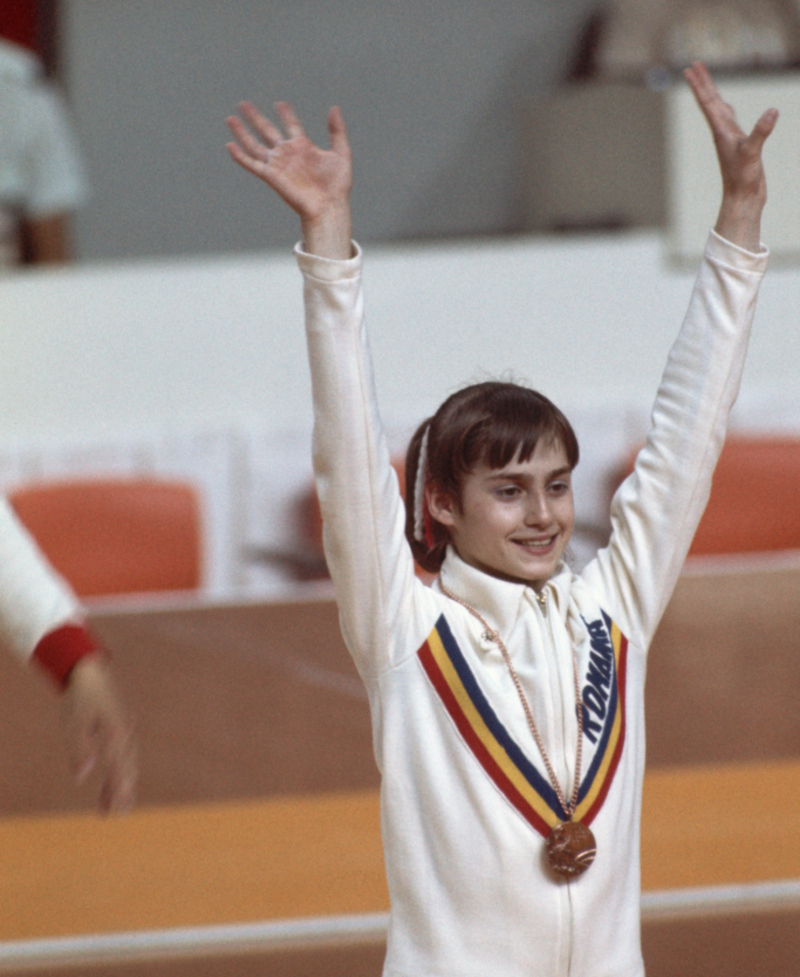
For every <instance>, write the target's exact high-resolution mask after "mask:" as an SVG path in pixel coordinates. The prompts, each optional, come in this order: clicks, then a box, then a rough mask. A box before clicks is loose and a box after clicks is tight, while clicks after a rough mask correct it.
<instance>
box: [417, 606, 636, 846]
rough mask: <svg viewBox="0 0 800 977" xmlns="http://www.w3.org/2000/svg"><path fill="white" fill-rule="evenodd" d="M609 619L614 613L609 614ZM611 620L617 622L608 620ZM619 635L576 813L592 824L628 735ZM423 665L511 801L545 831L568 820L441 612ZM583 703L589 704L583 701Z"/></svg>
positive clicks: (421, 655)
mask: <svg viewBox="0 0 800 977" xmlns="http://www.w3.org/2000/svg"><path fill="white" fill-rule="evenodd" d="M606 620H607V621H609V622H610V618H607V619H606ZM610 623H611V624H612V625H613V622H610ZM611 638H612V642H613V640H614V638H616V644H615V645H612V647H613V648H614V656H615V657H614V667H613V682H612V683H611V684H612V685H613V709H612V696H611V695H610V696H609V707H608V710H607V712H606V717H605V721H604V724H603V732H602V734H601V737H600V742H599V743H598V747H597V750H596V753H595V756H594V759H593V761H592V763H591V765H590V767H589V770H588V771H587V774H586V776H585V777H584V778H583V780H582V783H581V786H580V790H579V794H578V807H577V808H576V811H575V815H574V816H575V818H576V819H580V820H581V821H582V822H583V823H584V824H587V825H588V824H589V823H590V822H591V820H592V819H593V818H594V817H595V815H596V814H597V812H598V811H599V810H600V808H601V807H602V804H603V801H604V800H605V797H606V795H607V793H608V790H609V788H610V786H611V781H612V780H613V777H614V773H615V772H616V769H617V765H618V763H619V758H620V756H621V754H622V746H623V743H624V736H625V719H624V704H625V698H624V681H623V682H622V683H620V682H619V676H620V675H623V676H624V667H625V654H626V651H627V641H626V640H625V638H624V636H623V635H622V633H621V632H620V631H619V629H618V628H617V627H616V625H613V629H612V633H611ZM417 655H418V658H419V660H420V663H421V664H422V667H423V668H424V669H425V672H426V674H427V676H428V678H429V680H430V682H431V684H432V685H433V687H434V689H435V690H436V692H437V694H438V696H439V698H440V700H441V702H442V704H443V705H444V707H445V709H446V710H447V712H448V714H449V715H450V717H451V719H452V720H453V722H454V723H455V725H456V727H457V729H458V730H459V732H460V734H461V736H462V738H463V739H464V741H465V742H466V744H467V746H468V747H469V748H470V750H471V752H472V753H473V755H474V756H475V758H476V759H477V760H478V762H479V763H480V764H481V766H482V767H483V768H484V770H485V771H486V773H487V774H488V775H489V777H490V778H491V779H492V781H493V782H494V783H495V785H496V786H497V787H498V789H499V790H500V791H501V792H502V793H503V794H504V795H505V797H506V798H507V799H508V800H509V801H510V803H511V804H512V805H513V806H514V807H515V808H516V809H517V810H518V811H519V813H520V814H521V815H522V816H523V817H524V818H525V819H526V820H527V821H528V822H529V824H530V825H531V826H532V827H533V828H534V829H535V830H536V831H538V832H539V833H540V834H541V835H542V836H544V837H547V835H548V834H549V833H550V831H551V830H552V828H554V827H555V826H556V825H558V824H560V823H561V822H563V821H566V820H568V819H569V813H568V812H567V811H565V810H564V808H563V807H562V805H561V802H560V801H559V799H558V798H557V796H556V794H555V791H554V790H553V787H552V785H551V784H550V783H549V781H548V779H547V778H546V777H545V776H542V774H541V773H540V772H539V771H538V770H537V768H536V767H535V765H534V764H533V763H532V762H531V761H530V760H529V759H528V757H527V756H526V755H525V753H524V751H523V750H522V749H521V748H520V746H519V745H518V744H517V743H516V741H515V740H514V739H513V737H512V736H511V735H510V733H509V732H508V730H507V729H506V728H505V726H503V724H502V722H501V721H500V719H499V718H498V716H497V714H496V713H495V711H494V710H493V709H492V707H491V705H490V704H489V702H488V700H487V698H486V696H485V695H484V693H483V691H482V690H481V688H480V686H479V685H478V682H477V680H476V679H475V676H474V674H473V672H472V670H471V669H470V667H469V665H468V664H467V661H466V659H465V658H464V655H463V654H462V652H461V649H460V648H459V647H458V643H457V642H456V640H455V638H454V636H453V633H452V631H451V630H450V626H449V624H448V623H447V620H446V618H445V616H444V614H442V615H441V616H440V617H439V619H438V620H437V622H436V625H435V626H434V628H433V630H432V631H431V633H430V634H429V635H428V637H427V639H426V640H425V642H424V643H423V644H422V646H421V647H420V649H419V651H418V652H417ZM584 708H585V706H584Z"/></svg>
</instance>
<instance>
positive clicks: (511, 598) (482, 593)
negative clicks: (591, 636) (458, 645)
mask: <svg viewBox="0 0 800 977" xmlns="http://www.w3.org/2000/svg"><path fill="white" fill-rule="evenodd" d="M570 578H571V573H570V571H569V569H568V567H567V566H566V565H565V564H564V563H562V564H561V565H560V567H559V569H558V572H557V573H556V574H555V575H554V576H553V577H551V578H550V580H548V581H547V583H546V585H545V587H544V590H543V592H545V593H546V595H547V601H548V608H550V607H553V608H554V610H555V611H556V612H557V613H558V614H559V615H560V616H561V617H562V618H564V617H566V609H567V600H566V597H567V590H568V582H569V580H570ZM439 582H440V583H441V585H443V586H444V587H446V588H447V589H448V590H449V591H450V592H451V593H453V594H455V595H456V596H457V597H460V598H461V599H462V600H463V601H466V603H467V604H469V605H470V606H471V607H473V608H474V609H475V610H476V611H478V612H479V613H480V614H481V616H482V617H484V618H485V619H486V621H487V623H488V624H489V625H491V627H493V628H496V629H497V630H498V631H499V632H500V634H508V633H509V632H510V631H511V629H512V628H513V626H514V623H515V622H516V620H517V618H518V617H519V615H520V614H521V613H522V611H523V608H524V607H525V606H526V605H527V604H530V603H533V604H535V603H536V591H535V590H534V589H533V587H529V586H527V585H526V584H522V583H512V582H511V581H509V580H501V579H500V578H499V577H493V576H491V575H490V574H488V573H484V572H483V570H478V569H476V568H475V567H473V566H470V565H469V564H468V563H465V562H464V561H463V560H462V559H461V557H460V556H459V555H458V554H457V553H456V551H455V550H454V549H453V547H452V546H448V548H447V555H446V557H445V560H444V563H443V564H442V569H441V571H440V573H439ZM434 587H435V588H436V589H439V588H438V587H437V586H436V584H434Z"/></svg>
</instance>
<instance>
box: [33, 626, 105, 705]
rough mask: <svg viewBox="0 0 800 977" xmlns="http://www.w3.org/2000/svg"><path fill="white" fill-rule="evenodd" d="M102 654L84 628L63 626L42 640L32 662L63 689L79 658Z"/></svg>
mask: <svg viewBox="0 0 800 977" xmlns="http://www.w3.org/2000/svg"><path fill="white" fill-rule="evenodd" d="M103 653H104V652H103V649H102V648H101V646H100V645H99V644H98V643H97V642H96V641H95V639H94V638H93V637H92V635H91V634H90V633H89V631H87V630H86V628H84V627H81V625H79V624H65V625H63V626H62V627H60V628H56V630H55V631H50V633H49V634H46V635H45V636H44V637H43V638H42V640H41V641H40V642H39V644H38V645H36V647H35V648H34V650H33V660H34V661H35V662H36V663H37V664H38V665H40V666H41V667H42V668H43V669H44V670H45V671H46V672H47V673H48V674H49V675H50V677H51V678H52V679H53V680H54V681H55V683H56V685H58V686H59V687H60V688H62V689H63V688H64V687H65V686H66V684H67V682H68V681H69V676H70V674H71V672H72V669H73V668H74V667H75V666H76V665H77V664H78V662H79V661H80V660H81V658H86V657H87V655H99V654H103Z"/></svg>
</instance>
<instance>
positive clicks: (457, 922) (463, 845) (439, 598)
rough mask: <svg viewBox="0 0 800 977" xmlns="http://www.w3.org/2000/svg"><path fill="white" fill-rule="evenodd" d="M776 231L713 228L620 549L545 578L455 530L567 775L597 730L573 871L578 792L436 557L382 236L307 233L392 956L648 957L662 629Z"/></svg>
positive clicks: (400, 965)
mask: <svg viewBox="0 0 800 977" xmlns="http://www.w3.org/2000/svg"><path fill="white" fill-rule="evenodd" d="M766 257H767V256H766V250H765V251H763V252H762V253H759V254H751V253H749V252H746V251H744V250H742V249H740V248H738V247H735V246H734V245H732V244H730V243H728V242H726V241H724V240H722V239H721V238H719V237H718V236H717V235H715V234H713V233H712V234H711V235H710V237H709V241H708V245H707V249H706V254H705V257H704V260H703V263H702V266H701V269H700V273H699V277H698V280H697V284H696V286H695V289H694V292H693V294H692V298H691V304H690V307H689V310H688V313H687V316H686V319H685V321H684V323H683V327H682V329H681V332H680V335H679V337H678V339H677V341H676V343H675V345H674V347H673V349H672V351H671V353H670V356H669V361H668V363H667V367H666V371H665V373H664V377H663V380H662V383H661V385H660V388H659V391H658V397H657V399H656V403H655V407H654V410H653V426H652V431H651V434H650V436H649V438H648V441H647V443H646V446H645V447H644V448H643V449H642V451H641V453H640V455H639V457H638V460H637V463H636V467H635V471H634V473H633V474H632V475H631V476H630V478H628V479H627V480H626V481H625V483H624V484H623V485H622V486H621V487H620V489H619V491H618V492H617V493H616V496H615V498H614V501H613V510H612V522H613V533H612V537H611V541H610V543H609V545H608V547H607V548H606V549H604V550H603V551H602V552H600V553H599V555H598V556H597V558H596V559H594V560H593V561H592V562H591V563H590V564H589V565H588V566H587V567H586V569H585V570H584V571H583V572H582V573H581V574H580V575H575V574H573V573H571V572H570V570H569V569H568V568H567V567H566V566H563V567H562V568H561V569H560V571H559V572H558V573H557V574H556V575H555V576H554V577H553V578H552V579H551V580H550V582H549V583H548V584H547V585H546V588H545V593H546V595H547V610H546V613H543V612H542V610H541V609H540V607H539V606H538V604H537V601H536V600H535V599H534V594H533V592H532V590H531V589H530V588H528V587H526V586H524V585H522V584H516V583H509V582H505V581H503V580H499V579H496V578H494V577H492V576H489V575H487V574H485V573H482V572H480V571H478V570H476V569H474V568H472V567H470V566H468V565H466V564H465V563H464V562H463V561H461V560H460V559H459V558H458V556H457V555H456V554H455V553H454V552H453V551H452V550H451V551H450V552H449V554H448V556H447V558H446V561H445V564H444V567H443V569H442V573H441V580H442V582H443V583H444V584H445V586H446V587H447V588H448V589H449V590H451V591H452V592H454V593H456V594H458V595H459V596H460V597H462V598H464V599H465V600H466V601H468V602H469V603H470V604H472V606H473V607H475V608H477V609H478V610H479V611H480V612H481V613H482V614H483V615H484V616H485V617H486V618H487V619H488V621H489V623H490V624H491V625H492V626H493V627H495V628H497V629H498V630H499V632H500V634H501V635H502V637H503V639H504V641H505V643H506V645H507V647H508V649H509V652H510V654H511V657H512V659H513V661H514V664H515V667H516V670H517V672H518V673H519V676H520V679H521V682H522V684H523V687H524V690H525V693H526V695H527V697H528V700H529V702H530V705H531V708H532V712H533V715H534V717H535V720H536V723H537V725H538V728H539V731H540V733H541V735H542V738H543V741H544V745H545V748H546V750H547V753H548V755H549V757H550V758H551V760H552V762H553V765H554V768H555V772H556V775H557V776H558V778H559V779H560V782H561V785H562V788H563V790H564V793H565V794H566V795H567V796H569V793H570V790H571V785H572V778H573V773H574V766H575V757H576V740H577V720H576V717H575V689H574V680H573V671H572V668H573V666H572V656H571V652H570V646H572V647H574V648H575V651H576V653H577V657H578V667H579V675H580V687H581V694H582V699H583V703H582V709H583V715H584V720H585V721H584V741H583V764H582V786H581V795H580V801H579V806H578V815H579V816H580V817H581V819H582V820H584V821H585V822H587V823H590V824H591V828H592V831H593V832H594V835H595V837H596V839H597V858H596V860H595V862H594V864H593V865H592V866H591V867H590V868H589V870H588V871H587V872H586V873H585V874H584V875H583V876H581V877H580V878H578V879H577V880H575V881H572V882H570V883H566V882H563V881H561V882H559V881H555V880H554V879H553V878H552V877H551V876H550V875H549V874H548V870H547V869H546V867H545V861H544V841H543V836H544V835H545V834H546V833H547V832H548V831H549V828H550V826H551V825H553V824H555V823H557V822H558V821H559V820H561V818H559V812H558V802H557V801H556V800H555V798H554V796H553V792H552V789H551V788H550V786H549V782H548V778H547V774H546V771H545V769H544V765H543V763H542V761H541V757H540V756H539V753H538V750H537V747H536V744H535V743H534V741H533V738H532V736H531V733H530V731H529V729H528V726H527V723H526V720H525V716H524V714H523V711H522V707H521V705H520V702H519V699H518V696H517V693H516V691H515V689H514V686H513V684H512V681H511V678H510V675H509V672H508V670H507V668H506V665H505V663H504V662H503V659H502V657H501V655H500V652H499V651H498V649H497V647H496V646H495V645H494V644H492V643H491V642H489V641H486V640H484V639H483V638H482V631H483V628H482V626H481V625H480V624H479V623H478V622H477V621H476V620H475V619H474V618H473V617H472V616H471V615H470V614H469V613H468V612H467V611H466V610H464V609H463V608H462V607H460V606H459V605H458V604H456V603H454V602H453V601H451V600H450V599H448V598H446V597H445V596H444V595H443V594H442V593H441V592H440V591H438V590H437V585H436V584H434V585H433V587H432V588H429V587H426V586H425V585H424V584H423V583H422V582H420V580H419V579H418V578H417V577H416V576H415V574H414V566H413V561H412V557H411V553H410V550H409V547H408V546H407V543H406V541H405V537H404V524H405V513H404V509H403V505H402V502H401V498H400V493H399V491H398V485H397V480H396V477H395V473H394V471H393V470H392V467H391V464H390V457H389V452H388V449H387V446H386V443H385V440H384V436H383V434H382V430H381V424H380V420H379V417H378V412H377V407H376V400H375V394H374V389H373V378H372V370H371V364H370V356H369V351H368V344H367V339H366V334H365V330H364V324H363V300H362V291H361V256H360V253H359V252H357V253H356V256H355V257H353V258H352V259H350V260H348V261H343V262H337V261H330V260H326V259H321V258H318V257H314V256H311V255H307V254H304V253H303V252H302V251H301V250H300V249H299V247H298V249H297V259H298V262H299V265H300V269H301V271H302V273H303V275H304V295H305V305H306V328H307V336H308V345H309V356H310V363H311V372H312V381H313V396H314V413H315V433H314V464H315V470H316V476H317V484H318V491H319V495H320V501H321V506H322V513H323V519H324V527H325V529H324V539H325V548H326V555H327V559H328V564H329V567H330V571H331V575H332V577H333V580H334V583H335V586H336V593H337V599H338V603H339V609H340V618H341V626H342V631H343V634H344V637H345V640H346V643H347V646H348V648H349V650H350V652H351V654H352V656H353V658H354V660H355V663H356V665H357V667H358V670H359V672H360V674H361V676H362V678H363V681H364V683H365V685H366V688H367V691H368V694H369V701H370V707H371V714H372V725H373V737H374V749H375V755H376V758H377V762H378V766H379V768H380V771H381V774H382V787H381V799H382V828H383V840H384V848H385V857H386V871H387V876H388V883H389V891H390V895H391V918H390V927H389V939H388V952H387V958H386V964H385V970H384V974H385V975H391V977H401V975H402V977H445V975H447V977H523V975H524V977H560V975H568V974H569V975H573V977H611V975H614V977H633V975H639V974H642V973H643V964H642V957H641V949H640V933H639V929H640V921H639V902H640V880H639V820H640V806H641V790H642V777H643V772H644V758H645V744H644V706H643V702H644V679H645V659H646V651H647V648H648V645H649V643H650V641H651V639H652V637H653V633H654V631H655V628H656V625H657V624H658V621H659V619H660V617H661V615H662V613H663V611H664V608H665V606H666V604H667V601H668V599H669V597H670V595H671V593H672V590H673V587H674V585H675V582H676V579H677V577H678V574H679V571H680V569H681V566H682V564H683V561H684V558H685V556H686V553H687V550H688V548H689V545H690V542H691V539H692V535H693V533H694V531H695V528H696V526H697V523H698V521H699V519H700V516H701V514H702V512H703V508H704V506H705V504H706V500H707V497H708V493H709V488H710V480H711V474H712V471H713V469H714V465H715V462H716V459H717V456H718V454H719V451H720V449H721V446H722V442H723V439H724V436H725V425H726V420H727V417H728V413H729V411H730V408H731V406H732V404H733V401H734V399H735V397H736V393H737V388H738V385H739V378H740V375H741V370H742V364H743V361H744V356H745V350H746V346H747V338H748V333H749V330H750V325H751V321H752V317H753V313H754V307H755V299H756V293H757V290H758V285H759V282H760V279H761V277H762V275H763V272H764V269H765V265H766Z"/></svg>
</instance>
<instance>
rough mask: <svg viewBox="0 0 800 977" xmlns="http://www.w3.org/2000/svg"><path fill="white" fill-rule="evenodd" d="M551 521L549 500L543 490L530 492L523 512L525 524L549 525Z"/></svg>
mask: <svg viewBox="0 0 800 977" xmlns="http://www.w3.org/2000/svg"><path fill="white" fill-rule="evenodd" d="M551 523H552V512H551V510H550V500H549V499H548V497H547V494H546V493H545V492H532V493H531V495H530V498H529V501H528V509H527V512H526V513H525V524H526V525H527V526H549V525H550V524H551Z"/></svg>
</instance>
